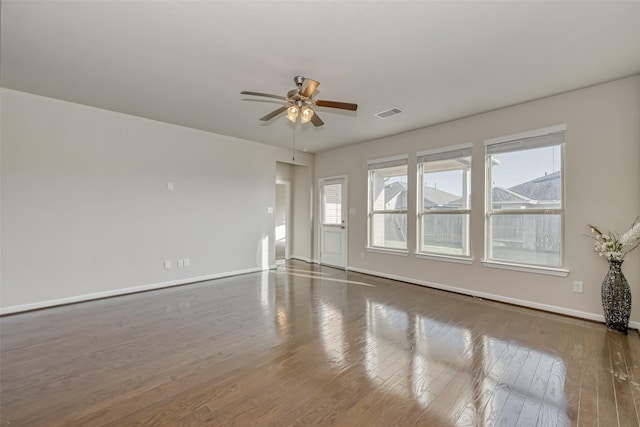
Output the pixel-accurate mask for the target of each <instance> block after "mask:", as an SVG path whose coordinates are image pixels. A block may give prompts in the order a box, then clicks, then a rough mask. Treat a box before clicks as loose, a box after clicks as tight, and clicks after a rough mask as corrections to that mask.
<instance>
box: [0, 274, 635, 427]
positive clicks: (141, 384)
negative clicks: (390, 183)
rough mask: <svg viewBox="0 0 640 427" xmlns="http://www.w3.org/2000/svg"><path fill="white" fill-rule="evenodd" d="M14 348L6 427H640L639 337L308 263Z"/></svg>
mask: <svg viewBox="0 0 640 427" xmlns="http://www.w3.org/2000/svg"><path fill="white" fill-rule="evenodd" d="M0 334H1V335H0V423H1V424H2V425H11V426H48V427H49V426H251V425H255V426H303V425H305V426H329V425H337V426H413V425H417V426H576V425H579V426H603V427H609V426H638V425H640V423H639V420H640V418H639V417H638V412H639V409H640V337H639V336H638V333H637V331H630V333H629V335H628V336H624V335H618V334H615V333H611V332H607V331H606V329H605V327H604V325H602V324H598V323H593V322H588V321H582V320H578V319H573V318H568V317H563V316H560V315H554V314H550V313H544V312H539V311H534V310H528V309H524V308H520V307H515V306H510V305H505V304H500V303H496V302H491V301H483V300H480V299H477V298H473V297H467V296H462V295H456V294H451V293H446V292H442V291H437V290H433V289H428V288H424V287H420V286H414V285H410V284H406V283H400V282H394V281H392V280H387V279H381V278H377V277H371V276H366V275H363V274H358V273H352V272H344V271H340V270H336V269H332V268H327V267H319V266H315V265H309V264H305V263H303V262H297V261H294V262H289V263H288V265H287V266H286V267H284V268H279V269H278V270H272V271H269V272H263V273H256V274H247V275H243V276H237V277H232V278H226V279H219V280H215V281H210V282H203V283H198V284H193V285H187V286H181V287H175V288H171V289H163V290H158V291H153V292H146V293H141V294H135V295H128V296H122V297H117V298H111V299H105V300H100V301H93V302H87V303H82V304H76V305H69V306H65V307H57V308H51V309H47V310H41V311H34V312H30V313H23V314H17V315H11V316H5V317H3V318H0Z"/></svg>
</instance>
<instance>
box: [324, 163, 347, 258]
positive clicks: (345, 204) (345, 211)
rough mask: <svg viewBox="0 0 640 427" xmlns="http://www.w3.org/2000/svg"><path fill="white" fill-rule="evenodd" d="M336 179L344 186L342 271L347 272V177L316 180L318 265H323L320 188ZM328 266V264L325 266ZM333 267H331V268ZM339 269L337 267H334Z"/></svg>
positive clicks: (329, 177)
mask: <svg viewBox="0 0 640 427" xmlns="http://www.w3.org/2000/svg"><path fill="white" fill-rule="evenodd" d="M338 179H343V180H344V186H343V188H342V190H343V193H342V199H343V201H344V202H345V203H344V206H342V210H343V212H344V218H343V219H344V227H345V228H344V269H345V270H347V269H348V267H349V175H334V176H325V177H322V178H318V186H317V192H318V211H317V214H318V217H317V218H318V222H317V224H318V233H317V236H318V239H317V240H318V243H317V250H318V252H317V253H318V264H320V265H323V264H322V235H321V234H322V186H323V184H325V183H326V182H329V181H333V180H338ZM326 265H329V264H326ZM331 267H333V266H331ZM336 268H339V267H336Z"/></svg>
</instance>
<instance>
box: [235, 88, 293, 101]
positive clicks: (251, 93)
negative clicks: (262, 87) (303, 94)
mask: <svg viewBox="0 0 640 427" xmlns="http://www.w3.org/2000/svg"><path fill="white" fill-rule="evenodd" d="M240 94H242V95H253V96H266V97H267V98H275V99H282V100H283V101H288V99H287V98H286V97H284V96H280V95H271V94H270V93H260V92H250V91H248V90H243V91H242V92H240Z"/></svg>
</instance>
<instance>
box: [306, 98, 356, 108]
mask: <svg viewBox="0 0 640 427" xmlns="http://www.w3.org/2000/svg"><path fill="white" fill-rule="evenodd" d="M315 104H316V105H317V106H318V107H329V108H340V109H342V110H351V111H357V110H358V104H352V103H350V102H338V101H327V100H323V99H319V100H317V101H315Z"/></svg>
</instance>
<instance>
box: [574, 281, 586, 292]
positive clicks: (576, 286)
mask: <svg viewBox="0 0 640 427" xmlns="http://www.w3.org/2000/svg"><path fill="white" fill-rule="evenodd" d="M583 291H584V285H583V283H582V282H573V292H578V293H582V292H583Z"/></svg>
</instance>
